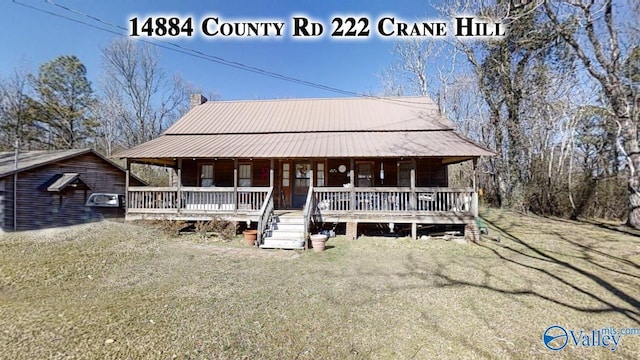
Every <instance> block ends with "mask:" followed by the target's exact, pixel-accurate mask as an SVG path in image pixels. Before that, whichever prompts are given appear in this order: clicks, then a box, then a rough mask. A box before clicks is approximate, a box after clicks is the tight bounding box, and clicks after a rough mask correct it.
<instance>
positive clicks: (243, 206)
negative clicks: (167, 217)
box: [127, 186, 271, 213]
mask: <svg viewBox="0 0 640 360" xmlns="http://www.w3.org/2000/svg"><path fill="white" fill-rule="evenodd" d="M270 190H271V188H270V187H239V188H232V187H226V188H225V187H182V188H177V187H149V186H130V187H129V189H128V193H127V195H128V196H127V212H129V213H147V212H149V213H163V212H166V213H177V212H182V211H184V212H196V213H199V212H223V213H224V212H230V213H235V212H256V213H257V212H259V211H260V209H261V208H262V206H263V204H264V202H265V199H266V198H267V194H268V192H269V191H270Z"/></svg>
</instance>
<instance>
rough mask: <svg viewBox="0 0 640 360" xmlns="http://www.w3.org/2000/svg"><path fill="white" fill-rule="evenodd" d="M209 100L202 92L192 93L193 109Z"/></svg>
mask: <svg viewBox="0 0 640 360" xmlns="http://www.w3.org/2000/svg"><path fill="white" fill-rule="evenodd" d="M206 102H207V98H206V97H204V96H202V94H191V109H193V108H195V107H196V106H198V105H201V104H204V103H206Z"/></svg>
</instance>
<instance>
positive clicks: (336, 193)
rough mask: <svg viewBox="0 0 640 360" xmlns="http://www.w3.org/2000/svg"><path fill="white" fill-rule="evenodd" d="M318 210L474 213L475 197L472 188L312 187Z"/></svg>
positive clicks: (324, 211)
mask: <svg viewBox="0 0 640 360" xmlns="http://www.w3.org/2000/svg"><path fill="white" fill-rule="evenodd" d="M313 191H314V196H315V200H316V203H317V209H318V210H319V211H320V212H321V213H325V214H330V213H354V212H355V213H367V212H387V213H415V212H430V213H434V212H456V213H470V214H472V215H474V216H477V209H478V197H477V194H476V192H474V191H473V189H472V188H461V189H455V188H441V187H428V188H427V187H422V188H414V189H411V188H404V187H403V188H400V187H389V188H357V187H356V188H346V187H316V188H314V189H313Z"/></svg>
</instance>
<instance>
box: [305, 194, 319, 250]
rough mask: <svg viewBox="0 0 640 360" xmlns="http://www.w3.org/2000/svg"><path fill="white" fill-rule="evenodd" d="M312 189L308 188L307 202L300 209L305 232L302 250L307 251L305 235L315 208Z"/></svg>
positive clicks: (315, 203)
mask: <svg viewBox="0 0 640 360" xmlns="http://www.w3.org/2000/svg"><path fill="white" fill-rule="evenodd" d="M313 191H314V187H313V186H310V187H309V192H308V193H307V200H306V201H305V203H304V204H305V205H304V208H303V209H302V216H303V217H304V231H305V239H304V248H305V250H306V249H307V243H308V239H307V238H306V236H307V235H306V233H307V232H309V229H310V227H311V220H312V218H313V215H314V214H315V212H316V209H317V208H318V207H317V202H316V201H317V199H316V197H315V196H313Z"/></svg>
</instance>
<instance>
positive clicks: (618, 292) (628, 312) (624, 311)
mask: <svg viewBox="0 0 640 360" xmlns="http://www.w3.org/2000/svg"><path fill="white" fill-rule="evenodd" d="M484 221H485V222H486V223H488V224H490V225H491V226H492V227H494V228H495V229H496V230H498V231H499V232H500V233H502V234H503V235H505V236H507V237H508V238H509V239H510V240H512V241H514V242H515V243H517V244H519V245H522V246H523V247H524V248H525V249H526V250H527V251H523V250H521V249H517V248H515V247H512V246H509V245H503V246H501V247H500V248H499V249H501V250H505V251H508V252H510V253H512V254H513V255H518V256H519V257H523V258H530V259H534V260H538V261H543V262H546V263H550V264H553V265H559V266H561V267H562V268H564V269H565V270H568V271H570V272H572V273H575V274H578V275H581V276H584V277H586V278H588V279H590V280H592V281H593V282H595V283H596V284H597V285H599V286H600V287H601V288H602V289H604V290H606V292H608V293H609V294H611V295H612V296H614V297H615V298H617V299H619V300H621V301H623V302H624V303H625V304H626V305H628V306H629V307H627V306H619V305H616V304H614V303H613V302H611V301H610V300H607V299H606V298H604V297H602V296H599V295H596V294H594V293H592V292H591V291H589V290H587V289H586V288H584V287H582V286H580V285H579V284H574V283H572V282H571V281H569V280H567V279H565V278H563V277H561V276H560V275H558V274H556V273H555V272H553V271H551V270H550V269H548V268H546V267H542V266H535V265H531V264H527V263H525V262H524V261H519V260H518V259H517V258H510V257H507V256H505V255H504V254H502V253H501V252H500V251H498V250H497V249H496V248H494V247H493V246H489V245H486V244H482V243H479V244H478V245H479V246H481V247H483V248H485V249H487V250H488V251H491V252H492V253H493V254H494V255H495V256H497V257H498V258H500V259H501V260H504V261H505V262H508V263H512V264H515V265H518V266H520V267H523V268H526V269H529V270H533V271H536V272H539V273H540V274H543V275H545V276H547V277H549V278H551V279H553V280H556V281H558V282H560V283H562V284H564V285H566V286H568V287H570V288H572V289H573V290H575V291H577V292H579V293H580V294H583V295H585V296H587V297H589V298H591V299H593V300H595V301H597V302H599V303H601V304H602V305H604V306H603V307H600V308H593V307H581V306H576V305H573V304H570V303H568V302H565V301H561V300H559V299H554V298H552V297H550V296H546V295H544V294H540V293H537V292H535V291H532V290H522V291H511V290H508V289H500V288H496V287H492V286H489V285H484V284H475V283H472V282H469V281H464V280H458V279H453V278H450V277H448V276H446V275H444V274H442V273H441V274H437V276H440V277H441V278H442V279H444V280H446V281H447V283H448V284H449V285H448V286H462V285H464V286H474V287H480V288H485V289H488V290H493V291H498V292H501V293H508V294H512V295H534V296H537V297H539V298H541V299H543V300H546V301H550V302H553V303H556V304H558V305H562V306H565V307H567V308H570V309H573V310H576V311H581V312H589V313H606V312H616V313H620V314H621V315H624V316H625V317H627V318H628V319H630V320H632V321H634V322H636V323H639V324H640V301H639V300H638V299H637V298H635V297H634V296H632V295H630V294H628V293H627V292H626V291H625V290H623V289H621V288H620V287H619V286H617V285H616V284H613V283H612V282H610V281H608V280H606V279H604V278H603V277H602V276H601V275H599V274H596V273H593V272H590V271H587V270H586V269H583V268H582V267H579V266H577V265H574V264H572V263H569V262H567V261H565V260H562V259H560V258H559V257H558V256H555V255H552V252H551V251H547V250H544V249H542V248H539V247H536V246H534V245H532V244H530V243H529V242H527V241H525V240H524V239H522V238H520V237H518V236H516V235H515V234H513V233H512V232H510V231H509V230H508V229H505V228H504V227H502V226H500V225H498V224H497V223H495V222H492V221H490V220H487V219H484ZM552 234H553V235H555V236H557V237H558V238H559V239H561V240H563V241H565V242H567V243H569V244H571V245H573V246H576V247H578V248H580V249H582V251H583V252H589V251H592V252H594V253H596V254H599V255H600V256H604V257H607V258H609V259H611V260H613V261H615V262H619V263H620V265H624V266H627V267H632V268H633V269H640V266H639V265H638V264H636V263H634V262H632V261H630V260H627V259H623V258H620V257H618V256H615V255H612V254H608V253H606V252H602V251H599V250H595V249H592V248H590V247H588V246H585V245H583V244H579V243H577V242H575V241H572V240H569V239H568V238H567V237H566V236H564V235H561V234H559V233H558V232H553V233H552ZM581 260H583V261H586V262H587V263H589V264H592V265H594V266H596V267H599V268H602V269H603V270H607V271H611V270H613V269H612V267H610V266H604V265H602V264H599V263H597V262H596V261H594V260H593V259H592V258H590V257H589V256H583V257H582V258H581ZM614 272H616V273H618V274H621V275H625V276H630V277H634V278H638V277H639V276H638V275H635V274H631V273H628V272H624V271H621V270H614Z"/></svg>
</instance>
